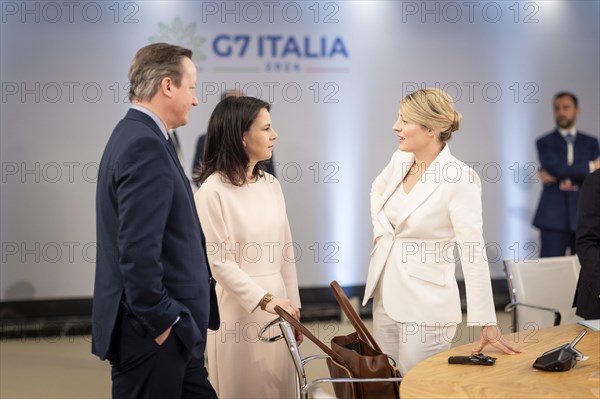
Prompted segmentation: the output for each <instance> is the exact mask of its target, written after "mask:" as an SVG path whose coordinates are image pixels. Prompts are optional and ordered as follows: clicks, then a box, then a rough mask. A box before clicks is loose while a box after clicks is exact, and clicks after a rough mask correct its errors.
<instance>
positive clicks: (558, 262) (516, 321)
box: [504, 255, 581, 331]
mask: <svg viewBox="0 0 600 399" xmlns="http://www.w3.org/2000/svg"><path fill="white" fill-rule="evenodd" d="M580 269H581V266H580V264H579V260H578V259H577V256H576V255H573V256H559V257H551V258H540V259H531V260H518V261H517V260H510V259H509V260H504V271H505V273H506V278H507V281H508V290H509V295H510V303H509V304H508V305H507V306H506V307H505V308H504V310H505V311H506V312H512V313H513V331H524V330H533V329H536V328H544V327H551V326H553V325H559V324H565V323H574V322H577V320H581V319H580V318H578V317H577V316H576V315H575V308H574V307H573V298H574V296H575V289H576V286H577V280H578V278H579V270H580Z"/></svg>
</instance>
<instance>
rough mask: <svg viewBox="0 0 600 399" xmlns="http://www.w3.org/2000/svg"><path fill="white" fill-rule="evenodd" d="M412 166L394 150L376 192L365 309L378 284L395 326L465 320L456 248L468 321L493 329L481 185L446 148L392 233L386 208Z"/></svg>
mask: <svg viewBox="0 0 600 399" xmlns="http://www.w3.org/2000/svg"><path fill="white" fill-rule="evenodd" d="M413 162H414V155H413V154H412V153H407V152H402V151H400V150H398V151H396V152H395V153H394V155H393V156H392V159H391V161H390V163H389V164H388V165H387V166H386V167H385V168H384V169H383V171H382V172H381V174H380V175H379V176H377V178H376V179H375V181H374V182H373V185H372V187H371V217H372V220H373V236H374V239H375V238H377V237H381V238H380V239H379V241H378V242H377V244H376V245H375V247H374V248H373V251H372V252H371V260H370V263H369V273H368V277H367V284H366V288H365V296H364V299H363V305H365V304H366V303H367V301H368V300H369V298H371V297H372V296H373V292H374V290H375V288H376V287H377V284H378V282H380V280H381V284H380V293H381V295H382V298H381V300H382V301H383V306H384V308H385V310H386V312H387V314H388V315H389V316H390V317H391V318H392V319H394V320H396V321H398V322H415V323H425V324H426V325H437V324H440V325H443V324H446V323H460V322H461V320H462V312H461V306H460V296H459V293H458V286H457V282H456V277H455V274H454V269H455V259H454V250H455V247H456V248H457V249H458V250H459V254H460V255H459V256H460V261H461V264H462V269H463V274H464V278H465V285H466V291H467V298H468V301H467V323H468V324H469V325H486V324H496V313H495V310H494V301H493V295H492V287H491V281H490V272H489V266H488V263H487V261H486V260H485V258H484V254H485V243H484V240H483V234H482V231H483V222H482V208H481V181H480V179H479V176H478V175H477V174H476V173H475V171H474V170H472V169H471V168H470V167H468V166H467V165H466V164H465V163H464V162H461V161H459V160H458V159H456V158H455V157H453V156H452V154H451V153H450V149H449V148H448V145H446V146H445V147H444V149H443V150H442V152H440V154H439V155H438V156H437V158H436V159H435V160H434V162H433V163H432V164H431V165H430V166H429V168H427V170H426V171H425V173H424V175H423V177H422V178H421V179H420V180H419V182H418V183H417V184H416V185H415V186H414V187H413V189H412V190H411V192H410V193H409V194H407V196H406V197H405V198H404V202H403V208H402V209H400V210H399V211H398V215H399V222H398V225H397V226H396V228H395V229H394V228H393V227H392V225H391V223H390V221H389V220H388V219H387V217H386V215H385V212H384V210H383V206H384V205H385V203H386V201H387V200H388V198H389V197H390V196H391V195H392V194H393V193H394V191H395V190H396V188H397V187H398V185H399V184H400V183H401V182H402V180H403V179H404V176H405V175H406V173H408V170H409V169H410V167H411V165H412V164H413Z"/></svg>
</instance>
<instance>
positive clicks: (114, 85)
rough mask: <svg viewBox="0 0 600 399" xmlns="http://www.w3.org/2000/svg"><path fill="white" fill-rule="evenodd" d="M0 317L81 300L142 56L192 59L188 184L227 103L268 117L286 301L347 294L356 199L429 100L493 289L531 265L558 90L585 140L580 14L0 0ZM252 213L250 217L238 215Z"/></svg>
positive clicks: (599, 8)
mask: <svg viewBox="0 0 600 399" xmlns="http://www.w3.org/2000/svg"><path fill="white" fill-rule="evenodd" d="M1 7H2V9H1V12H2V14H1V18H2V20H1V25H0V27H1V32H0V33H1V35H0V46H1V49H0V59H1V60H0V67H1V68H0V75H1V82H2V88H1V89H2V90H1V99H2V100H1V107H2V108H1V115H0V127H1V140H0V155H1V166H2V169H1V171H2V175H1V179H2V180H1V192H0V217H1V240H0V241H1V244H2V247H1V254H0V255H1V268H0V300H20V299H33V298H35V299H42V298H71V297H89V296H90V295H91V294H92V287H93V273H94V260H95V251H96V247H95V215H94V195H95V179H96V177H95V175H96V172H97V166H98V161H99V159H100V155H101V153H102V150H103V148H104V145H105V143H106V141H107V139H108V136H109V134H110V132H111V130H112V129H113V127H114V126H115V124H116V123H117V121H118V120H119V119H120V118H121V117H122V116H123V115H124V113H125V112H126V111H127V109H128V104H127V102H126V101H125V99H126V96H127V69H128V67H129V64H130V62H131V59H132V58H133V55H134V54H135V52H136V51H137V50H138V49H139V48H140V47H142V46H144V45H146V44H148V43H150V42H154V41H168V42H172V43H176V44H180V45H183V46H187V47H190V48H192V49H193V50H194V51H195V55H196V57H195V61H196V62H197V65H198V71H199V74H198V76H199V84H198V95H199V98H200V100H201V102H202V103H201V104H200V106H199V107H197V108H196V109H194V110H192V114H191V119H190V123H189V124H188V125H187V126H185V127H183V128H181V129H179V135H180V140H181V142H182V145H183V151H184V157H185V161H186V165H185V169H186V171H188V173H189V172H190V169H191V161H192V156H193V153H194V148H195V144H196V139H197V137H198V135H199V134H200V133H201V132H203V131H205V127H206V123H207V120H208V117H209V115H210V112H211V111H212V109H213V107H214V106H215V105H216V103H217V102H218V100H219V95H220V92H221V91H222V90H223V89H225V88H236V87H237V88H241V89H244V90H245V91H246V93H247V94H248V95H253V96H259V97H262V98H263V99H265V100H267V101H270V102H272V103H273V108H272V112H271V114H272V118H273V124H274V127H275V129H276V131H277V132H278V133H279V139H278V140H277V143H276V148H275V162H276V163H277V167H276V171H277V173H278V177H279V179H280V180H281V182H282V186H283V190H284V193H285V196H286V201H287V206H288V213H289V218H290V223H291V226H292V232H293V235H294V239H295V242H296V243H297V248H296V249H297V250H298V251H299V252H298V256H297V258H298V273H299V279H300V284H301V286H302V287H315V286H325V285H327V284H328V283H329V281H330V280H331V279H333V278H335V279H337V280H338V281H340V283H342V284H347V285H354V284H363V283H364V280H365V278H366V268H367V262H368V254H369V252H370V249H371V248H370V243H371V226H370V216H369V189H370V184H371V182H372V180H373V179H374V178H375V176H377V174H378V173H379V172H380V170H381V169H382V168H383V166H384V165H385V164H386V163H387V162H388V160H389V158H390V156H391V154H392V152H393V151H394V150H395V148H396V139H395V136H394V135H393V132H392V130H391V126H392V124H393V123H394V121H395V118H396V113H397V107H398V102H399V100H400V99H401V98H402V97H403V96H404V95H406V94H408V93H409V92H410V91H413V90H414V89H416V88H421V87H430V86H439V87H441V88H444V89H446V90H447V91H448V92H449V93H450V94H452V95H453V96H454V97H455V99H456V108H457V110H458V111H460V112H462V113H463V115H464V123H463V125H462V127H461V130H460V131H459V132H457V133H456V135H455V136H454V138H453V140H452V141H451V143H450V146H451V149H452V152H453V153H454V155H456V156H457V157H458V158H460V159H462V160H464V161H465V162H468V163H471V164H472V165H473V167H474V169H475V170H476V171H477V172H478V173H479V174H480V176H481V177H482V180H483V200H484V230H485V232H484V233H485V238H486V241H487V243H488V246H489V251H488V252H489V256H490V266H491V270H492V275H493V276H494V277H496V278H500V277H501V276H502V272H501V259H503V258H509V257H518V258H524V257H535V256H536V255H537V252H536V251H537V248H536V245H537V241H538V236H537V232H536V231H535V230H534V229H532V228H531V226H530V222H531V219H532V217H533V212H534V210H535V206H536V203H537V200H538V197H539V193H540V183H539V182H538V181H537V178H536V176H535V168H536V165H535V162H536V153H535V146H534V142H535V139H536V137H538V136H539V135H541V134H542V133H543V132H546V131H548V130H550V129H552V128H553V125H554V122H553V117H552V106H551V99H552V96H553V94H555V93H556V92H557V91H559V90H571V91H573V92H574V93H576V94H577V95H578V96H579V98H580V104H581V117H580V119H579V122H578V126H579V127H580V128H581V129H582V130H584V131H587V132H590V133H592V134H594V135H596V136H597V135H598V132H599V131H600V117H599V113H598V110H599V109H600V77H599V73H598V71H599V70H600V51H599V48H598V40H599V38H600V28H599V25H600V23H599V15H600V5H599V2H598V1H519V2H517V1H508V2H504V1H497V2H489V1H485V2H479V1H464V2H461V1H458V2H438V1H427V2H420V1H419V2H413V1H407V2H401V1H340V2H326V1H323V2H315V1H307V2H305V1H302V2H301V1H297V2H276V1H256V2H252V1H245V2H238V1H228V2H221V1H218V2H209V1H206V2H200V1H197V2H192V1H180V2H178V1H169V2H167V1H147V2H146V1H137V2H114V1H113V2H103V1H102V2H101V1H96V2H88V1H70V2H67V1H56V2H53V1H44V2H40V1H27V2H22V1H14V2H13V1H3V2H2V3H1ZM249 211H252V210H249Z"/></svg>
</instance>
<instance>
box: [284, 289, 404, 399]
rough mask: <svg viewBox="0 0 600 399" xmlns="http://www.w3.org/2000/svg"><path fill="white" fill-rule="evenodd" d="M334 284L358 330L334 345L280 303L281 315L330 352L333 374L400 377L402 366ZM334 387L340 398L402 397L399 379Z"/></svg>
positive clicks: (337, 337)
mask: <svg viewBox="0 0 600 399" xmlns="http://www.w3.org/2000/svg"><path fill="white" fill-rule="evenodd" d="M331 288H332V289H333V294H334V296H335V299H336V300H337V302H338V304H339V305H340V307H341V308H342V311H343V312H344V313H345V314H346V316H347V317H348V319H349V320H350V322H351V323H352V326H353V327H354V329H355V330H356V331H355V332H353V333H351V334H349V335H339V336H335V337H333V339H332V340H331V348H329V347H327V345H325V344H324V343H323V342H321V341H320V340H319V339H318V338H317V337H315V336H314V335H313V334H312V333H311V332H310V331H309V330H308V329H307V328H306V327H304V326H303V325H302V324H301V323H300V322H298V321H297V320H295V319H294V318H293V317H292V316H291V315H290V314H289V313H287V312H286V311H285V310H283V309H281V308H280V307H279V306H277V307H276V308H275V310H276V311H277V313H278V314H279V316H281V317H282V318H284V319H285V320H286V321H288V322H289V323H290V324H291V325H292V326H293V327H295V328H296V329H298V330H300V331H301V332H302V333H303V334H304V336H306V337H307V338H308V339H310V340H311V341H313V342H314V343H315V344H316V345H317V346H318V347H319V348H321V350H323V352H325V353H326V354H327V355H328V356H329V358H328V359H327V366H328V368H329V373H330V374H331V377H332V378H378V379H379V378H380V379H387V378H399V377H400V373H399V371H398V369H397V368H396V367H395V365H392V364H390V360H389V358H388V356H387V355H386V354H384V353H382V352H381V348H380V347H379V345H378V344H377V342H375V339H374V338H373V336H372V335H371V333H370V332H369V330H367V328H366V326H365V325H364V323H363V322H362V320H361V319H360V317H359V316H358V314H357V313H356V311H355V310H354V308H353V307H352V305H351V304H350V301H349V300H348V297H347V296H346V294H345V293H344V291H343V290H342V288H341V287H340V285H339V284H338V283H337V281H335V280H334V281H332V282H331ZM392 362H393V360H392ZM333 389H334V391H335V395H336V397H337V398H339V399H349V398H353V399H371V398H377V399H398V398H399V397H400V382H399V381H389V382H388V381H385V382H344V383H334V384H333Z"/></svg>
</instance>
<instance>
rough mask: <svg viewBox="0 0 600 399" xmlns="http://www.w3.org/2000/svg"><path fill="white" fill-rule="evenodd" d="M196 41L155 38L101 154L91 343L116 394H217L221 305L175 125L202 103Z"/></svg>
mask: <svg viewBox="0 0 600 399" xmlns="http://www.w3.org/2000/svg"><path fill="white" fill-rule="evenodd" d="M191 57H192V52H191V51H190V50H188V49H185V48H182V47H178V46H173V45H169V44H165V43H156V44H151V45H149V46H146V47H144V48H142V49H140V50H139V51H138V53H137V54H136V56H135V58H134V60H133V62H132V64H131V67H130V69H129V80H130V82H131V89H130V91H129V98H130V100H131V101H132V106H131V109H130V110H129V111H128V112H127V114H126V115H125V118H124V119H122V120H121V121H120V122H119V123H118V124H117V126H116V127H115V129H114V130H113V132H112V134H111V136H110V139H109V140H108V143H107V145H106V148H105V150H104V154H103V155H102V160H101V161H100V169H99V176H98V186H97V192H96V225H97V240H98V254H97V261H96V279H95V286H94V299H93V326H94V328H93V333H92V352H93V353H94V354H96V355H98V356H99V357H100V358H101V359H108V360H109V361H110V363H111V365H112V381H113V387H112V392H113V398H128V399H131V398H160V399H164V398H215V397H216V395H215V392H214V390H213V388H212V386H211V385H210V383H209V382H208V380H207V372H206V369H205V368H204V360H203V356H204V348H205V344H206V332H207V327H210V328H212V329H216V328H217V327H218V324H219V317H218V310H217V309H216V297H215V293H214V286H213V284H212V278H211V276H210V271H209V269H208V266H207V259H206V254H205V248H204V235H203V233H202V229H201V226H200V222H199V219H198V215H197V213H196V208H195V205H194V199H193V196H192V191H191V187H190V185H189V183H188V180H187V178H186V176H185V173H184V171H183V169H182V167H181V164H180V163H179V161H178V159H177V154H176V152H175V148H174V146H173V143H172V142H171V141H170V140H169V138H168V137H169V136H168V133H167V132H168V130H169V129H174V128H177V127H179V126H183V125H185V124H186V123H187V122H188V114H189V111H190V109H191V108H192V107H193V106H196V105H198V100H197V98H196V67H195V65H194V63H193V62H192V60H191Z"/></svg>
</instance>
